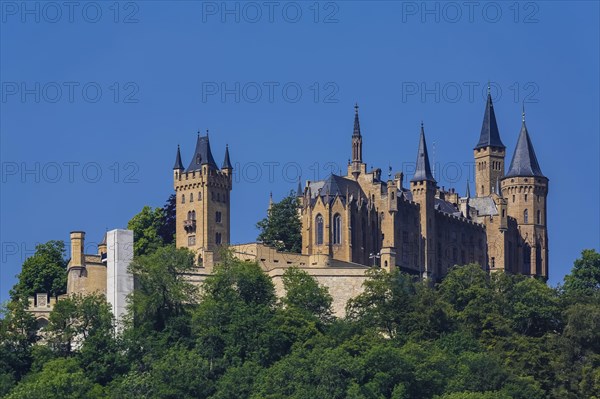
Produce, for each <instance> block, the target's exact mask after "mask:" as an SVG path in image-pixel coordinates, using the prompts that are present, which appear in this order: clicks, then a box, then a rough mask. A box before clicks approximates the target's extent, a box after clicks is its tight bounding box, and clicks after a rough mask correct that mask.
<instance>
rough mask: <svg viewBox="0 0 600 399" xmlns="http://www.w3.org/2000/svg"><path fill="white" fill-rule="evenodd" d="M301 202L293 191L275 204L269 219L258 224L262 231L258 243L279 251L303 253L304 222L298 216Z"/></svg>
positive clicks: (268, 216)
mask: <svg viewBox="0 0 600 399" xmlns="http://www.w3.org/2000/svg"><path fill="white" fill-rule="evenodd" d="M298 206H299V201H298V198H297V197H296V194H294V192H293V191H291V192H290V194H289V195H288V196H287V197H285V198H283V199H282V200H281V201H280V202H277V203H274V204H273V206H272V207H271V209H269V211H268V214H267V217H266V218H264V219H263V220H261V221H260V222H258V223H257V224H256V227H257V228H258V229H259V230H260V234H259V235H258V241H261V242H263V243H264V244H266V245H269V246H271V247H273V248H276V249H277V250H279V251H283V252H294V253H300V252H301V251H302V231H301V229H302V222H301V221H300V217H299V216H298Z"/></svg>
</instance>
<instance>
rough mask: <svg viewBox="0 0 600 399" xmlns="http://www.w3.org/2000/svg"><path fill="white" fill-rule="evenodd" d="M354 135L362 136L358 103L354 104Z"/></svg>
mask: <svg viewBox="0 0 600 399" xmlns="http://www.w3.org/2000/svg"><path fill="white" fill-rule="evenodd" d="M352 136H353V137H361V135H360V121H359V120H358V103H357V104H354V131H353V132H352Z"/></svg>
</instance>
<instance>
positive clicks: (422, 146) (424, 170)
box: [410, 123, 435, 183]
mask: <svg viewBox="0 0 600 399" xmlns="http://www.w3.org/2000/svg"><path fill="white" fill-rule="evenodd" d="M422 180H428V181H431V182H434V183H435V179H434V178H433V175H432V174H431V166H430V164H429V154H428V153H427V143H426V142H425V129H424V128H423V123H421V136H420V138H419V152H418V153H417V164H416V166H415V174H414V176H413V178H412V179H411V180H410V181H422Z"/></svg>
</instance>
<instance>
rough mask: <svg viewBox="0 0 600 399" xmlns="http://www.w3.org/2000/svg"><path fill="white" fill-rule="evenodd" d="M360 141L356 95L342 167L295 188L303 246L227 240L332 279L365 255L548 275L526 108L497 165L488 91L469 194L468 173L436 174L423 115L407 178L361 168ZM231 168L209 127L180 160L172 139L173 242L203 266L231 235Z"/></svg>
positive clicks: (273, 266)
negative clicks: (453, 177)
mask: <svg viewBox="0 0 600 399" xmlns="http://www.w3.org/2000/svg"><path fill="white" fill-rule="evenodd" d="M362 150H363V134H362V132H361V128H360V120H359V113H358V105H356V106H355V113H354V129H353V131H352V136H351V160H350V161H349V163H348V170H347V173H346V175H345V176H338V175H335V174H332V175H330V176H328V177H327V178H326V179H324V180H321V181H307V182H306V184H305V186H304V188H302V187H301V186H300V185H299V188H298V198H299V203H300V205H299V209H298V213H299V216H300V219H301V221H302V253H301V254H282V253H278V252H277V251H275V250H273V249H270V248H268V247H265V246H264V245H262V244H260V243H251V244H243V245H230V248H231V249H232V250H233V252H234V254H235V255H236V256H238V257H240V258H241V259H246V260H256V261H259V263H260V264H261V265H262V266H263V269H265V271H267V272H269V273H271V274H273V273H275V272H274V271H275V270H282V269H285V267H289V266H291V265H295V266H299V267H301V268H303V269H305V270H307V271H309V272H310V273H312V274H314V275H315V276H317V275H320V276H325V275H326V276H328V277H330V278H332V279H333V280H332V281H331V282H330V284H333V285H336V284H338V283H339V281H341V280H338V283H333V281H334V280H335V278H336V276H339V277H340V278H341V277H343V276H346V277H350V276H351V275H352V276H354V277H357V276H359V275H361V274H364V269H365V268H368V267H370V266H374V265H376V266H381V267H383V268H385V269H387V270H393V269H396V268H398V269H400V270H401V271H404V272H407V273H411V274H415V275H418V276H421V277H422V278H427V279H431V280H433V281H439V280H440V279H441V278H443V276H444V275H445V274H446V273H447V272H448V270H449V269H450V268H451V267H452V266H454V265H457V264H466V263H478V264H480V265H481V266H482V268H484V269H486V270H489V271H506V272H510V273H521V274H525V275H529V276H536V277H541V278H547V277H548V234H547V224H546V221H547V218H546V199H547V195H548V178H546V177H545V176H544V175H543V174H542V171H541V169H540V166H539V164H538V161H537V158H536V155H535V151H534V149H533V144H532V142H531V138H530V137H529V133H528V130H527V127H526V125H525V114H524V113H523V120H522V127H521V132H520V135H519V139H518V142H517V145H516V148H515V150H514V153H513V157H512V161H511V163H510V167H509V168H508V172H507V173H506V174H505V165H504V160H505V156H506V147H505V146H504V144H503V143H502V140H501V138H500V132H499V129H498V124H497V121H496V115H495V111H494V105H493V102H492V98H491V95H490V94H489V93H488V97H487V102H486V105H485V111H484V117H483V124H482V128H481V133H480V135H479V141H478V142H477V145H476V146H475V148H474V166H475V182H474V184H475V190H474V191H475V192H474V196H471V190H470V187H469V184H468V183H467V189H466V193H465V195H464V196H459V194H458V193H457V192H456V191H455V190H454V189H450V190H445V189H443V188H442V189H441V188H440V187H439V186H438V184H437V182H436V180H435V178H434V175H433V173H432V171H431V165H430V161H429V154H428V150H427V142H426V137H425V128H424V126H423V124H422V123H421V129H420V134H419V142H418V150H417V159H416V167H415V173H414V175H413V176H412V178H410V180H409V182H408V184H406V186H405V183H404V176H403V174H402V173H396V174H395V175H394V176H393V177H392V175H391V173H390V174H389V175H388V178H387V179H385V178H383V177H382V174H381V169H374V170H371V171H367V165H366V163H365V162H364V161H363V156H362V153H363V152H362ZM232 170H233V169H232V167H231V162H230V159H229V150H228V149H227V148H226V151H225V160H224V162H223V166H222V167H221V168H220V169H219V168H218V167H217V166H216V164H215V162H214V159H213V156H212V153H211V150H210V143H209V139H208V135H207V136H205V137H200V136H199V137H198V141H197V144H196V149H195V152H194V155H193V158H192V161H191V162H190V165H189V166H188V168H187V169H184V168H183V163H182V161H181V155H180V150H179V148H178V150H177V156H176V162H175V167H174V182H175V184H174V186H175V191H176V193H177V207H176V208H177V229H176V233H177V246H179V247H187V248H190V249H192V250H194V251H196V252H197V253H198V254H199V257H200V258H201V259H202V261H203V265H204V267H205V268H206V270H205V272H206V273H209V272H210V271H211V270H212V264H213V262H215V261H216V258H215V256H216V253H217V248H218V247H219V246H221V245H227V244H229V243H230V202H229V194H230V191H231V188H232V179H231V176H232ZM357 269H360V270H363V271H360V272H358V273H357V272H356V270H357ZM317 270H321V271H320V272H317ZM201 274H202V273H201ZM275 274H277V273H275ZM276 285H277V283H276ZM338 285H339V284H338ZM334 296H335V295H334Z"/></svg>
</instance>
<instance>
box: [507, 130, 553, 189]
mask: <svg viewBox="0 0 600 399" xmlns="http://www.w3.org/2000/svg"><path fill="white" fill-rule="evenodd" d="M516 176H539V177H545V176H544V174H543V173H542V169H540V164H539V163H538V160H537V157H536V156H535V151H534V150H533V144H532V143H531V139H530V138H529V132H527V126H526V125H525V120H523V124H522V125H521V133H520V134H519V140H518V141H517V146H516V147H515V153H514V154H513V158H512V161H511V162H510V168H508V173H506V177H516Z"/></svg>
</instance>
